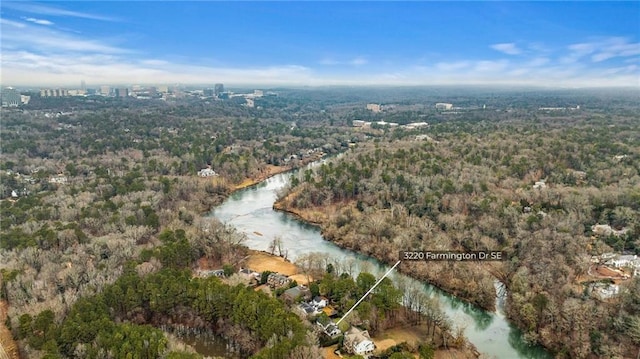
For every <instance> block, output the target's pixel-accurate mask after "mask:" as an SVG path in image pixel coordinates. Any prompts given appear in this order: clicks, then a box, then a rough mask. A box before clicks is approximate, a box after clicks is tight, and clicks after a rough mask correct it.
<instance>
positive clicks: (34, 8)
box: [2, 1, 120, 21]
mask: <svg viewBox="0 0 640 359" xmlns="http://www.w3.org/2000/svg"><path fill="white" fill-rule="evenodd" d="M2 6H3V7H6V8H9V9H13V10H18V11H22V12H27V13H31V14H38V15H49V16H61V17H77V18H83V19H89V20H100V21H120V20H119V19H117V18H114V17H109V16H103V15H97V14H90V13H85V12H79V11H71V10H65V9H60V8H56V7H52V6H48V5H42V4H33V3H25V2H14V1H5V2H4V3H3V4H2Z"/></svg>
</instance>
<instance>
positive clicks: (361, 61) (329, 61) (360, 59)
mask: <svg viewBox="0 0 640 359" xmlns="http://www.w3.org/2000/svg"><path fill="white" fill-rule="evenodd" d="M368 63H369V60H367V58H366V57H364V56H356V57H354V58H353V59H350V60H337V59H335V58H333V57H325V58H323V59H321V60H320V61H318V64H320V65H324V66H339V65H351V66H362V65H366V64H368Z"/></svg>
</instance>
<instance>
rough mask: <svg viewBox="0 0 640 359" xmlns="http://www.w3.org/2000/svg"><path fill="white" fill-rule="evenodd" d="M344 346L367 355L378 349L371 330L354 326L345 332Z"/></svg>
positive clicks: (353, 351) (349, 350) (351, 350)
mask: <svg viewBox="0 0 640 359" xmlns="http://www.w3.org/2000/svg"><path fill="white" fill-rule="evenodd" d="M344 347H345V349H346V350H347V351H348V352H350V353H353V354H355V355H362V356H365V357H366V356H368V355H369V354H371V353H373V351H374V350H375V349H376V345H375V344H374V343H373V341H372V340H371V337H370V336H369V332H367V331H366V330H360V329H358V328H356V327H353V326H352V327H351V328H349V330H347V331H346V332H345V333H344Z"/></svg>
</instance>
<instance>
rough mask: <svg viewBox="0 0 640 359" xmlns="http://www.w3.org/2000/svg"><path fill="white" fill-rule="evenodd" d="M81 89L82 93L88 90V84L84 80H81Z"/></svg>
mask: <svg viewBox="0 0 640 359" xmlns="http://www.w3.org/2000/svg"><path fill="white" fill-rule="evenodd" d="M80 90H82V93H85V92H87V84H86V83H85V82H84V80H82V81H80Z"/></svg>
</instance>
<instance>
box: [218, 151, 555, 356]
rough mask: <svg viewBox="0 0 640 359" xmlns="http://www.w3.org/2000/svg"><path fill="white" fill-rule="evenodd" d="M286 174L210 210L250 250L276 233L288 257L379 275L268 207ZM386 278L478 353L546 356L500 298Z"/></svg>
mask: <svg viewBox="0 0 640 359" xmlns="http://www.w3.org/2000/svg"><path fill="white" fill-rule="evenodd" d="M312 165H314V164H312ZM312 165H310V166H312ZM290 176H291V172H287V173H282V174H279V175H276V176H274V177H271V178H269V179H267V180H265V181H263V182H261V183H259V184H257V185H255V186H252V187H249V188H246V189H243V190H240V191H237V192H235V193H233V194H232V195H231V196H230V198H228V199H227V200H226V201H225V202H224V203H222V204H221V205H220V206H218V207H216V208H215V209H214V210H213V211H212V213H211V215H212V216H214V217H216V218H218V219H219V220H220V221H222V222H224V223H228V224H231V225H233V226H234V227H236V228H237V229H238V230H239V231H241V232H244V233H246V235H247V238H248V239H247V241H246V243H245V244H246V245H247V246H248V247H249V248H251V249H255V250H263V251H266V250H267V249H268V247H269V242H270V241H271V240H272V239H273V238H274V237H275V236H279V237H280V238H281V241H282V245H283V246H282V247H283V249H285V250H287V256H288V258H289V259H290V260H292V261H295V259H296V258H297V257H298V256H300V255H302V254H305V253H309V252H322V253H326V254H328V255H329V256H331V258H333V259H334V260H336V261H342V262H344V263H347V262H350V263H353V267H354V273H357V272H358V270H360V269H362V270H366V271H368V272H371V273H373V274H374V275H376V276H380V275H382V274H383V273H384V272H385V271H386V270H387V269H388V268H389V266H387V265H384V264H382V263H380V262H378V261H377V260H375V259H373V258H370V257H367V256H364V255H362V254H359V253H356V252H353V251H349V250H345V249H342V248H340V247H338V246H336V245H335V244H333V243H331V242H329V241H326V240H324V238H323V237H322V235H321V234H320V229H319V228H318V227H316V226H312V225H309V224H307V223H304V222H302V221H300V220H298V219H297V218H295V217H294V216H292V215H290V214H287V213H282V212H278V211H274V210H273V209H272V206H273V203H274V202H275V200H276V193H277V191H278V190H280V189H282V188H283V187H285V186H286V185H287V184H288V183H289V178H290ZM260 234H261V235H260ZM401 265H402V264H401ZM391 278H392V279H393V280H394V281H397V280H399V279H401V278H402V280H405V281H407V282H409V283H411V284H412V285H414V286H417V287H419V288H422V289H424V291H425V292H427V293H429V294H430V295H432V296H435V297H437V298H438V299H439V301H440V303H441V306H442V309H443V310H444V311H445V312H446V313H447V315H448V316H449V318H450V319H451V320H452V321H453V323H454V325H456V326H460V327H463V328H464V334H465V335H466V337H467V338H468V339H469V341H470V342H471V343H473V344H474V345H475V346H476V348H477V349H478V351H480V353H482V354H484V357H486V358H500V359H502V358H531V359H534V358H535V359H541V358H551V356H550V355H549V354H548V353H547V352H546V351H545V350H544V349H543V348H541V347H539V346H528V345H527V344H526V343H525V342H524V341H523V338H522V333H521V332H520V331H519V330H518V329H517V328H516V327H515V326H513V325H511V324H510V323H509V322H508V321H507V320H506V318H505V316H504V313H503V311H502V303H501V301H500V300H498V302H497V304H498V305H497V308H498V309H497V311H496V312H495V313H494V312H487V311H485V310H482V309H480V308H478V307H477V306H474V305H471V304H469V303H466V302H464V301H461V300H459V299H457V298H455V297H453V296H451V295H449V294H447V293H445V292H443V291H441V290H439V289H438V288H436V287H433V286H431V285H428V284H425V283H422V282H419V281H416V280H414V279H411V278H409V277H406V276H404V275H402V274H399V273H394V274H392V275H391Z"/></svg>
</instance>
